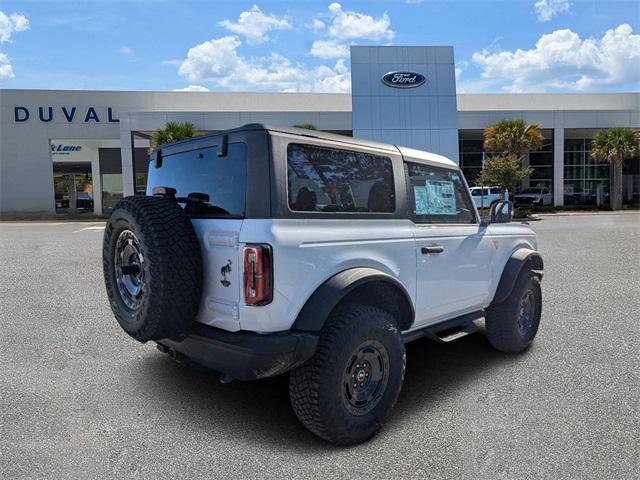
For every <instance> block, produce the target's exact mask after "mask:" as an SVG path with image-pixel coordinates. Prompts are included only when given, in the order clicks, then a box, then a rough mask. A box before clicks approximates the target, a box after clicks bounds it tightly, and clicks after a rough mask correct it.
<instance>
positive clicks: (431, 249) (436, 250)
mask: <svg viewBox="0 0 640 480" xmlns="http://www.w3.org/2000/svg"><path fill="white" fill-rule="evenodd" d="M442 252H444V247H440V246H434V247H422V254H423V255H429V254H430V253H442Z"/></svg>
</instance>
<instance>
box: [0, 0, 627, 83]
mask: <svg viewBox="0 0 640 480" xmlns="http://www.w3.org/2000/svg"><path fill="white" fill-rule="evenodd" d="M639 5H640V3H639V2H637V1H628V2H627V1H602V0H601V1H593V0H592V1H581V0H512V1H436V0H422V1H420V0H396V1H386V2H383V1H376V0H367V1H340V2H337V3H336V2H330V1H323V2H318V1H304V0H297V1H295V2H283V1H270V0H266V1H265V0H262V1H259V0H256V1H250V2H245V1H233V2H230V1H189V2H177V1H170V0H164V1H163V0H158V1H154V0H146V1H138V2H134V1H107V0H103V1H91V0H85V1H79V2H71V1H51V0H50V1H29V0H21V1H7V0H1V1H0V88H46V89H96V90H162V91H164V90H174V89H183V88H189V89H192V90H205V89H208V90H211V91H316V92H347V91H349V86H350V81H349V80H350V76H349V75H350V73H349V68H350V66H349V57H348V46H349V45H351V44H356V45H386V44H393V45H453V46H454V47H455V56H456V67H457V74H458V91H467V92H560V91H563V92H580V91H586V92H611V91H613V92H620V91H638V90H639V83H640V6H639Z"/></svg>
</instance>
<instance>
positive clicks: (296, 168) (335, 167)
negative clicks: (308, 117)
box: [287, 143, 396, 213]
mask: <svg viewBox="0 0 640 480" xmlns="http://www.w3.org/2000/svg"><path fill="white" fill-rule="evenodd" d="M287 179H288V185H287V186H288V197H289V208H290V209H291V210H293V211H296V212H363V213H392V212H394V211H395V206H396V201H395V190H394V186H393V168H392V165H391V159H390V158H388V157H383V156H379V155H373V154H370V153H363V152H353V151H349V150H338V149H335V148H326V147H318V146H314V145H301V144H296V143H290V144H289V145H288V146H287Z"/></svg>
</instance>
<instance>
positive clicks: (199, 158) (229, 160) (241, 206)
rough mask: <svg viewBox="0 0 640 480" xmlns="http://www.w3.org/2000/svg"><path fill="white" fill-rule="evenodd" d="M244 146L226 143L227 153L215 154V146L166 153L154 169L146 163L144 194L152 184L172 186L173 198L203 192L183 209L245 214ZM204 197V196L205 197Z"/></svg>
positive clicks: (242, 144) (241, 215) (213, 213)
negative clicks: (222, 155) (199, 198)
mask: <svg viewBox="0 0 640 480" xmlns="http://www.w3.org/2000/svg"><path fill="white" fill-rule="evenodd" d="M246 157H247V146H246V145H245V144H244V143H230V144H229V149H228V153H227V155H225V156H224V157H219V156H218V147H217V146H213V147H207V148H201V149H198V150H191V151H189V152H182V153H176V154H174V155H167V156H165V157H163V158H162V165H161V167H160V168H156V163H155V161H153V162H151V163H150V164H149V181H148V183H147V195H151V194H152V191H153V188H154V187H171V188H175V189H176V192H177V193H176V196H177V197H187V196H189V194H191V193H198V194H204V196H203V197H202V196H200V197H201V198H204V201H201V202H189V203H187V205H186V207H185V209H186V210H187V211H188V212H189V213H192V214H194V215H200V214H201V215H215V216H218V215H231V216H234V217H237V216H240V217H243V216H244V214H245V196H246V178H247V166H246ZM207 196H208V198H207Z"/></svg>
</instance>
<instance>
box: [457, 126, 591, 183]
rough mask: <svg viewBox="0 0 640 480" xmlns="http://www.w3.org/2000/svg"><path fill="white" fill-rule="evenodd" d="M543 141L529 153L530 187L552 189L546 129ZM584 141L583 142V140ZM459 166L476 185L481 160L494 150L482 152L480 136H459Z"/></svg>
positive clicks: (550, 143)
mask: <svg viewBox="0 0 640 480" xmlns="http://www.w3.org/2000/svg"><path fill="white" fill-rule="evenodd" d="M465 133H466V135H473V136H480V137H482V132H480V131H479V132H465ZM545 135H546V136H547V137H545V139H544V143H543V144H542V147H541V148H540V150H538V151H535V152H531V153H530V154H529V165H531V167H533V169H534V170H533V174H532V175H531V177H530V178H529V186H530V187H541V188H548V189H549V190H550V191H552V190H553V136H552V133H551V131H546V132H545ZM583 143H584V142H583ZM459 148H460V166H461V167H462V172H463V173H464V176H465V178H466V179H467V183H468V184H469V185H476V184H477V183H478V182H477V178H478V175H479V174H480V172H481V171H482V167H483V161H484V159H485V158H489V157H491V156H492V155H495V152H484V141H483V140H482V138H472V139H469V138H461V139H460V143H459Z"/></svg>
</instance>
